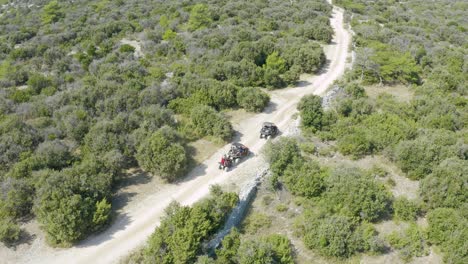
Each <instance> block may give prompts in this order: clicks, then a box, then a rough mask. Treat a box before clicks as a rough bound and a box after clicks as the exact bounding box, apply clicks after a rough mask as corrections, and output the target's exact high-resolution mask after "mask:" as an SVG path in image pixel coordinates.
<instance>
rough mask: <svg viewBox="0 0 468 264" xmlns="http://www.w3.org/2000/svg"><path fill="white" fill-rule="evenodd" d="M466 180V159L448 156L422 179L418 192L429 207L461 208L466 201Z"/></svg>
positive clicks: (467, 196) (467, 201)
mask: <svg viewBox="0 0 468 264" xmlns="http://www.w3.org/2000/svg"><path fill="white" fill-rule="evenodd" d="M467 182H468V161H467V160H461V159H458V158H450V159H447V160H444V161H443V162H442V163H441V164H440V165H439V166H437V167H435V168H434V170H433V171H432V173H431V174H430V175H428V176H427V177H425V178H424V179H422V181H421V185H420V193H421V196H422V198H423V200H424V201H425V202H426V203H427V204H428V205H429V207H430V208H437V207H452V208H461V207H462V206H463V205H465V204H467V203H468V195H467V186H466V183H467Z"/></svg>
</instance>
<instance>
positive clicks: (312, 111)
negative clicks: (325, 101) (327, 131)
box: [297, 95, 323, 132]
mask: <svg viewBox="0 0 468 264" xmlns="http://www.w3.org/2000/svg"><path fill="white" fill-rule="evenodd" d="M297 109H298V110H299V111H300V113H301V122H302V125H303V126H304V127H307V128H310V129H311V130H312V131H314V132H315V131H317V130H321V128H322V125H323V120H322V118H323V109H322V98H321V97H320V96H317V95H308V96H304V97H303V98H301V101H300V102H299V104H298V105H297Z"/></svg>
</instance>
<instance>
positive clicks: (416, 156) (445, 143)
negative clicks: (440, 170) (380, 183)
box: [394, 131, 457, 179]
mask: <svg viewBox="0 0 468 264" xmlns="http://www.w3.org/2000/svg"><path fill="white" fill-rule="evenodd" d="M455 144H456V137H455V136H454V134H453V133H449V132H448V131H427V132H426V133H424V134H423V135H420V136H419V137H417V138H416V139H414V140H407V141H401V142H400V143H399V144H398V145H397V146H396V148H395V153H394V156H395V160H396V163H397V164H398V165H399V166H400V168H401V169H402V170H403V172H405V173H406V174H407V176H408V177H409V178H410V179H422V178H424V177H426V176H427V175H429V174H430V173H431V172H432V170H433V168H434V167H435V166H437V165H438V164H439V163H440V162H441V161H443V160H444V159H446V158H450V157H454V156H456V155H457V149H456V146H455Z"/></svg>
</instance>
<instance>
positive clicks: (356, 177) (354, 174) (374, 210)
mask: <svg viewBox="0 0 468 264" xmlns="http://www.w3.org/2000/svg"><path fill="white" fill-rule="evenodd" d="M325 182H326V186H327V191H326V192H325V194H324V195H325V199H324V201H323V203H324V206H326V207H327V208H328V209H329V210H330V211H332V212H338V213H342V214H344V215H347V216H350V217H357V218H360V219H362V220H368V221H375V220H378V219H379V218H382V217H383V216H385V215H387V214H389V211H390V203H391V194H390V193H389V192H388V191H387V190H386V189H385V187H384V186H383V185H382V184H379V183H377V182H376V181H375V180H374V179H373V178H370V177H368V176H367V175H365V174H364V173H363V172H362V171H360V170H358V169H356V168H344V167H342V168H336V169H335V170H334V171H332V173H331V175H330V176H329V177H328V178H327V179H326V180H325Z"/></svg>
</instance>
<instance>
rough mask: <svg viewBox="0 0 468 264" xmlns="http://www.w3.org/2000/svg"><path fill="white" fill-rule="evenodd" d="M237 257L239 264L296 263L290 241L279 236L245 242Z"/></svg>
mask: <svg viewBox="0 0 468 264" xmlns="http://www.w3.org/2000/svg"><path fill="white" fill-rule="evenodd" d="M237 255H238V256H237V259H238V263H239V264H256V263H278V264H292V263H294V258H293V251H292V247H291V243H290V242H289V239H288V238H287V237H285V236H282V235H277V234H274V235H270V236H267V237H262V238H260V239H256V240H247V241H243V242H242V243H241V245H240V247H239V251H238V253H237Z"/></svg>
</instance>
